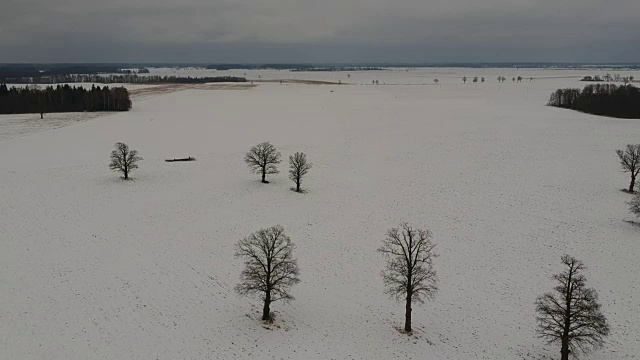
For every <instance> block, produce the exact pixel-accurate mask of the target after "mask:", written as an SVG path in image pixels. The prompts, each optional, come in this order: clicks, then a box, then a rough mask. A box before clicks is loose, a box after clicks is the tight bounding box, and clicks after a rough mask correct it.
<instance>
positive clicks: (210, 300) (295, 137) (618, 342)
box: [0, 69, 640, 359]
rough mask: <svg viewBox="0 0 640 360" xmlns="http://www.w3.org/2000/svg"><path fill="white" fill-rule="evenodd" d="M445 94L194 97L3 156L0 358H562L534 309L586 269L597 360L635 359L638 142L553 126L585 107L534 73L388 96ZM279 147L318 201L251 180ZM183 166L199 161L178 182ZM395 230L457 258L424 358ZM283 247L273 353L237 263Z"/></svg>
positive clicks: (424, 324) (606, 126)
mask: <svg viewBox="0 0 640 360" xmlns="http://www.w3.org/2000/svg"><path fill="white" fill-rule="evenodd" d="M433 71H440V72H442V73H445V72H446V73H450V72H453V73H451V74H449V75H448V76H447V77H445V76H444V75H442V74H440V75H438V76H439V79H440V80H441V82H442V83H443V85H441V86H433V85H430V86H414V85H396V86H369V85H368V86H362V85H342V86H337V85H335V86H333V85H322V86H314V85H302V84H283V85H280V84H278V83H263V84H259V85H258V86H257V87H254V88H251V89H248V90H245V91H225V90H220V91H205V90H200V89H186V90H182V91H177V92H170V93H164V94H156V95H154V96H147V97H145V98H144V99H140V100H137V101H136V100H134V108H133V110H132V111H131V112H128V113H117V114H113V115H107V116H100V117H97V118H95V119H91V120H89V121H85V122H78V123H77V124H74V125H73V126H67V127H62V128H58V129H53V130H47V129H41V131H40V132H37V133H30V134H26V135H25V134H22V135H23V136H19V137H18V136H14V135H6V136H4V137H3V138H0V194H2V197H0V219H1V224H0V241H1V242H2V243H1V244H2V252H1V253H0V303H2V308H1V309H0V353H2V354H3V355H2V356H1V357H2V358H7V359H79V358H83V359H84V358H86V359H156V358H157V359H179V358H189V359H203V358H211V359H235V358H245V359H248V358H264V359H270V358H278V359H279V358H284V359H394V358H398V359H544V358H547V359H548V358H552V357H554V358H555V357H557V355H558V353H559V351H558V349H557V348H555V347H549V346H547V345H545V344H544V342H542V341H541V340H539V339H537V338H536V337H535V320H534V316H535V313H534V301H535V298H536V296H538V295H540V294H541V293H543V292H545V291H548V290H550V289H551V288H552V286H553V283H552V281H551V280H550V279H549V276H550V275H551V274H553V273H554V272H558V271H559V270H561V267H560V264H559V260H560V256H561V255H562V254H563V253H565V252H568V253H570V254H572V255H574V256H575V257H577V258H578V259H581V260H583V261H584V262H585V263H586V265H587V266H588V270H587V274H586V275H587V277H588V279H589V282H590V284H591V286H593V287H595V288H596V289H598V290H599V293H600V298H601V302H602V303H603V310H604V312H605V314H606V315H607V317H608V319H609V321H610V323H611V328H612V334H611V337H610V338H609V341H608V343H607V345H606V347H605V348H604V349H602V350H600V351H598V352H595V353H593V354H591V355H590V356H587V357H584V358H587V359H637V358H638V356H639V355H638V354H640V325H639V324H640V301H638V299H640V277H639V276H638V274H639V273H640V263H639V262H638V260H637V259H638V257H639V256H640V228H638V227H634V226H633V225H631V224H630V223H628V222H626V221H625V220H631V219H632V217H631V215H630V214H628V213H627V208H626V206H625V204H624V202H625V201H627V200H628V199H629V196H628V195H627V194H625V193H623V192H621V191H620V189H622V188H624V187H625V186H627V185H628V183H627V181H628V179H627V176H626V175H625V174H621V173H619V172H618V166H617V162H616V156H615V153H614V150H615V149H617V148H620V147H622V146H624V145H625V144H628V143H637V142H638V141H639V140H640V121H639V120H617V119H611V118H605V117H597V116H592V115H587V114H582V113H578V112H573V111H569V110H561V109H556V108H550V107H546V106H544V104H545V103H546V101H547V100H548V97H549V95H550V93H551V92H552V91H553V90H555V89H557V88H559V87H568V86H571V87H579V86H581V85H583V83H578V82H576V79H575V78H574V77H562V78H556V77H555V74H557V73H556V72H554V71H551V70H548V71H546V72H545V71H542V70H526V69H523V70H522V75H521V76H527V74H528V73H534V72H535V73H536V74H539V75H540V77H541V79H534V81H532V82H528V81H526V82H523V83H521V84H512V83H511V82H510V81H509V82H508V83H506V84H502V85H499V84H498V83H497V82H496V81H495V78H496V77H497V76H498V75H500V74H503V75H504V76H506V77H508V78H509V79H510V78H511V76H518V75H519V73H517V72H515V71H513V70H511V69H507V70H502V69H488V70H477V69H476V70H473V69H428V70H418V71H409V72H406V71H395V72H389V74H395V75H396V76H395V77H393V76H391V75H388V76H389V77H388V78H384V82H387V83H392V82H393V83H405V84H406V83H411V82H412V81H413V83H420V81H421V80H416V79H414V78H413V77H412V76H411V73H414V75H415V78H419V77H421V76H422V77H425V78H428V76H427V74H428V73H429V72H433ZM275 73H277V72H275V71H273V72H268V71H265V72H263V73H261V74H260V75H261V78H262V79H267V78H269V77H271V78H273V79H277V78H278V77H276V74H275ZM371 73H373V72H369V74H371ZM592 73H597V72H595V71H593V72H592ZM289 74H291V73H289ZM309 74H311V73H309ZM483 74H486V75H483ZM344 75H345V74H341V73H324V75H323V73H313V75H312V76H313V77H311V76H310V77H309V79H313V80H331V79H336V78H337V76H344ZM463 75H466V76H467V77H469V76H476V75H477V76H486V77H487V79H491V80H488V81H489V82H488V83H486V84H477V85H476V84H469V83H467V84H466V85H464V84H462V83H461V81H460V78H461V77H462V76H463ZM579 75H582V73H579ZM639 75H640V74H638V73H637V72H636V74H635V76H636V78H640V76H639ZM296 76H299V77H298V79H302V78H303V77H301V75H296ZM356 76H357V77H361V79H360V78H359V79H360V80H358V79H355V80H358V82H356V81H352V82H353V83H360V84H368V83H370V80H367V78H368V74H366V73H362V74H357V75H356V74H354V75H352V78H353V77H356ZM532 76H533V75H532ZM542 77H544V79H542ZM282 78H284V77H282ZM380 79H381V80H380V83H383V79H382V78H380ZM447 79H448V80H447ZM343 81H345V82H346V80H343ZM427 82H428V83H432V80H428V81H427ZM11 119H13V117H12V116H0V124H3V123H4V122H7V121H12V120H11ZM267 140H268V141H271V142H272V143H273V144H274V145H276V146H277V147H278V148H279V149H280V150H281V151H282V153H283V155H284V156H285V157H286V156H288V155H289V154H291V153H293V152H295V151H304V152H306V153H307V154H308V156H309V159H310V160H311V161H312V162H313V163H314V168H313V169H312V171H311V172H310V174H309V178H308V179H307V180H306V181H305V182H304V184H303V185H304V187H306V188H307V189H308V192H307V193H306V194H304V195H300V194H296V193H294V192H292V191H291V190H289V187H290V186H292V183H291V182H290V181H289V180H288V179H287V176H286V175H287V174H286V167H285V165H284V164H283V165H282V166H281V170H282V173H281V174H278V175H275V176H272V177H271V178H270V180H271V184H268V185H263V184H261V183H260V182H259V181H258V180H259V179H258V177H257V176H255V175H252V174H250V173H249V172H248V169H247V168H246V166H245V164H244V163H243V161H242V157H243V154H244V153H245V152H246V151H247V150H248V149H249V147H250V146H252V145H254V144H257V143H259V142H262V141H267ZM117 141H124V142H127V143H129V144H130V145H131V146H132V148H134V149H137V150H139V151H140V155H141V156H143V157H144V159H145V160H144V161H143V162H141V163H140V169H139V170H138V171H136V172H135V173H134V174H133V177H134V178H135V179H134V180H133V181H128V182H125V181H122V180H119V179H118V177H117V175H116V174H114V173H112V172H110V171H109V169H108V167H107V164H108V156H109V152H110V151H111V148H112V147H113V144H114V143H115V142H117ZM182 156H195V157H196V158H197V161H196V162H192V163H165V162H164V159H165V158H173V157H182ZM400 221H409V222H411V223H412V224H414V225H415V226H420V227H424V228H428V229H430V230H431V231H432V232H433V233H434V240H435V242H436V243H437V244H438V247H437V249H438V252H439V254H440V257H439V258H438V259H437V263H436V267H437V270H438V273H439V277H440V284H439V286H440V292H439V293H438V294H437V296H436V297H435V299H434V300H433V301H431V302H427V303H426V304H425V305H424V306H415V307H414V313H413V314H414V316H413V318H414V328H415V330H416V331H415V336H412V337H407V336H406V335H402V334H400V333H399V332H397V331H396V330H395V328H394V327H398V326H401V325H402V320H403V310H404V309H403V305H402V304H400V303H396V302H394V301H392V300H391V299H388V298H387V297H386V296H385V295H384V294H383V293H382V291H383V287H382V281H381V279H380V276H379V272H380V270H381V269H382V266H383V264H382V263H381V261H380V260H381V258H380V256H379V254H378V253H376V251H375V250H376V248H377V247H378V246H379V245H380V243H381V241H382V240H383V238H384V234H385V232H386V230H387V229H388V228H390V227H392V226H395V225H397V224H398V223H399V222H400ZM275 224H282V225H283V226H285V228H286V231H287V233H288V235H289V236H290V237H291V238H292V240H293V241H294V242H295V243H296V245H297V248H296V250H295V254H296V255H297V257H298V262H299V266H300V269H301V272H302V282H301V283H300V284H299V285H297V286H296V287H295V288H294V289H293V294H294V295H295V296H296V300H295V301H294V302H292V303H290V304H280V303H276V304H274V306H273V309H274V310H275V311H276V313H277V321H276V325H275V326H271V327H269V329H265V328H264V327H263V325H262V324H261V323H260V322H259V321H258V320H257V318H258V317H259V312H260V310H261V304H260V301H259V300H256V299H250V298H239V297H238V296H237V295H236V294H235V293H234V291H233V287H234V286H235V284H236V283H237V281H238V277H239V273H240V270H241V262H240V261H239V260H237V259H234V258H233V252H234V245H235V243H236V242H237V241H238V240H239V239H240V238H242V237H244V236H247V235H248V234H249V233H251V232H253V231H255V230H258V229H260V228H261V227H267V226H271V225H275Z"/></svg>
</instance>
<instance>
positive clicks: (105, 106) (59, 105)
mask: <svg viewBox="0 0 640 360" xmlns="http://www.w3.org/2000/svg"><path fill="white" fill-rule="evenodd" d="M129 109H131V99H130V98H129V92H128V91H127V89H125V88H124V87H114V88H112V89H109V87H107V86H104V87H102V88H100V87H99V86H92V87H91V89H89V90H87V89H85V88H83V87H75V86H74V87H71V86H69V85H58V86H56V87H55V88H54V87H53V86H48V87H46V88H45V89H44V90H42V89H39V88H37V87H28V86H27V87H25V88H21V89H18V88H16V87H12V88H10V89H9V88H7V85H5V84H0V114H30V113H38V114H40V117H41V118H42V115H43V114H45V113H51V112H82V111H128V110H129Z"/></svg>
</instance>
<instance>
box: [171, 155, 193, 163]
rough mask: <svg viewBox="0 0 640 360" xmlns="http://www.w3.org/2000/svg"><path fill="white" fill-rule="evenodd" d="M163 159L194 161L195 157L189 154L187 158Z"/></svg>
mask: <svg viewBox="0 0 640 360" xmlns="http://www.w3.org/2000/svg"><path fill="white" fill-rule="evenodd" d="M164 161H166V162H175V161H196V158H194V157H191V156H189V157H187V158H178V159H164Z"/></svg>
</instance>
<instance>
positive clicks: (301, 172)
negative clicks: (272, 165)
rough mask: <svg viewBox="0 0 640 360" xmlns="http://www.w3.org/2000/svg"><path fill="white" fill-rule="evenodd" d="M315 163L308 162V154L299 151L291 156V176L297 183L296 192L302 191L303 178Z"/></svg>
mask: <svg viewBox="0 0 640 360" xmlns="http://www.w3.org/2000/svg"><path fill="white" fill-rule="evenodd" d="M312 166H313V165H312V164H311V163H309V162H307V155H306V154H305V153H303V152H297V153H295V154H293V155H290V156H289V178H290V179H291V180H292V181H293V182H295V183H296V192H300V191H301V190H300V184H302V178H303V177H304V176H305V175H307V173H308V172H309V170H311V167H312Z"/></svg>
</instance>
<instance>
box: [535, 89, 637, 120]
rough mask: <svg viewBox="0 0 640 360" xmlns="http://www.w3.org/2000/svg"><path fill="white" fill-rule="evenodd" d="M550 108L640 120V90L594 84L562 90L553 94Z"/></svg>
mask: <svg viewBox="0 0 640 360" xmlns="http://www.w3.org/2000/svg"><path fill="white" fill-rule="evenodd" d="M548 105H550V106H555V107H560V108H565V109H573V110H577V111H582V112H585V113H589V114H594V115H603V116H611V117H617V118H625V119H640V89H638V88H636V87H634V86H632V85H622V86H616V85H613V84H592V85H587V86H585V87H584V89H582V91H581V90H580V89H560V90H556V91H555V92H554V93H553V94H551V98H550V99H549V104H548Z"/></svg>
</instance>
